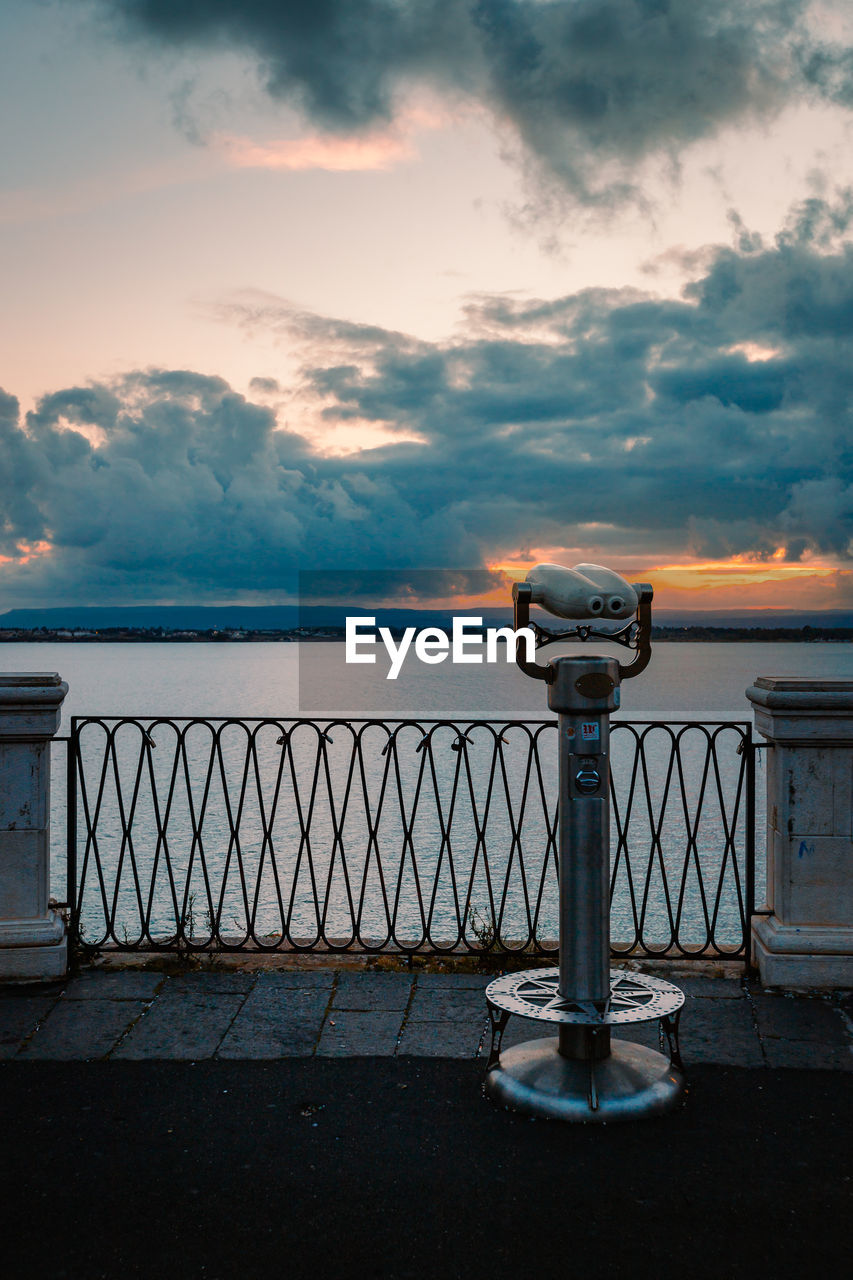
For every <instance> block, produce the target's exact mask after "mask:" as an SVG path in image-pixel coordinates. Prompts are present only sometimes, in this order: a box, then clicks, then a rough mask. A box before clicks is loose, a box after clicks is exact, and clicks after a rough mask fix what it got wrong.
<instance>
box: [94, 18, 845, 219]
mask: <svg viewBox="0 0 853 1280" xmlns="http://www.w3.org/2000/svg"><path fill="white" fill-rule="evenodd" d="M103 3H104V4H105V5H108V7H109V8H110V10H111V11H112V13H113V15H114V16H115V18H116V19H117V29H118V31H119V33H120V34H121V35H122V36H124V37H131V38H134V37H139V38H143V39H147V40H148V41H149V42H154V43H155V44H159V45H161V46H167V47H184V48H191V49H192V48H198V49H205V48H216V47H228V48H237V49H242V50H245V51H246V52H247V53H248V54H249V55H250V56H252V57H254V58H255V59H256V61H257V62H258V64H259V66H260V68H261V72H262V75H263V78H264V82H265V84H266V87H267V89H268V91H269V92H270V94H271V95H273V96H274V97H277V98H281V99H283V100H288V101H290V102H293V103H295V104H297V105H298V106H299V107H301V108H302V109H303V110H304V111H305V113H306V114H307V115H308V116H309V118H311V119H312V120H313V121H314V122H315V123H317V124H319V125H320V126H321V127H324V128H328V129H333V130H346V131H357V130H359V129H364V128H367V127H370V126H375V125H376V124H378V123H382V122H383V121H386V120H388V119H390V118H391V117H392V116H393V114H394V110H395V104H396V102H397V100H398V98H399V95H400V93H401V91H402V90H403V89H404V88H406V87H411V86H412V85H413V84H418V83H423V84H427V85H429V86H431V87H433V88H437V89H438V90H439V91H440V92H449V93H450V94H451V95H453V96H457V95H460V96H462V97H463V98H465V97H468V98H472V99H476V100H479V101H481V102H484V103H485V104H486V105H487V106H488V107H489V108H490V109H491V111H492V112H493V113H494V114H495V115H496V116H497V117H498V118H499V119H501V120H509V121H510V122H511V123H512V124H513V125H514V127H515V129H516V131H517V134H518V136H519V137H520V139H521V140H522V142H523V144H524V146H525V148H526V149H527V152H528V154H530V155H532V156H533V157H535V158H536V159H537V160H538V161H540V162H541V163H543V164H544V165H545V167H546V169H547V170H549V171H550V172H551V173H552V174H554V175H556V176H557V178H558V179H559V180H561V181H562V182H563V183H565V184H566V185H568V187H570V188H571V189H572V190H573V191H574V192H575V194H576V195H580V196H583V197H584V198H587V199H595V198H608V199H613V198H615V197H618V196H619V195H620V194H622V195H625V194H628V193H629V192H631V191H632V187H631V181H630V166H631V165H632V163H633V162H636V161H637V160H639V159H641V158H643V157H644V156H647V155H649V154H651V153H653V152H657V151H660V150H664V151H666V152H668V153H670V154H672V155H674V154H676V153H677V152H678V150H679V149H680V148H681V147H683V146H684V145H685V144H689V143H690V142H693V141H695V140H696V139H699V138H704V137H708V136H711V135H713V134H714V133H715V132H716V131H717V130H718V129H719V128H720V127H721V126H722V125H724V124H726V123H727V122H729V121H732V120H741V119H746V118H749V117H750V116H752V115H757V116H765V115H768V114H772V113H773V112H775V111H776V110H777V109H778V108H780V107H781V106H783V105H784V104H785V103H786V102H787V101H788V100H789V99H790V98H791V97H792V96H794V97H802V96H804V95H812V96H814V97H817V98H827V99H829V100H831V101H834V102H836V103H840V104H841V105H844V106H851V105H853V87H851V86H853V72H851V66H853V53H851V51H850V50H849V49H847V48H845V47H841V46H837V45H834V44H830V43H827V42H822V41H820V40H819V39H818V38H817V36H815V35H814V34H813V33H811V32H810V31H809V30H808V29H807V27H806V25H805V21H804V14H805V12H806V10H807V8H808V5H807V3H806V0H737V2H733V0H574V2H573V3H567V2H566V0H410V2H407V0H204V2H203V3H201V2H200V0H103ZM602 160H605V161H608V160H612V161H615V162H616V163H617V165H621V167H622V172H621V176H620V175H619V174H613V173H610V174H608V175H603V174H602V173H601V171H600V169H599V170H597V169H596V166H599V165H600V162H601V161H602ZM626 166H627V167H626Z"/></svg>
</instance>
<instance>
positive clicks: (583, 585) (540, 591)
mask: <svg viewBox="0 0 853 1280" xmlns="http://www.w3.org/2000/svg"><path fill="white" fill-rule="evenodd" d="M525 582H527V583H528V584H529V585H530V588H531V594H530V603H531V604H538V605H539V606H540V608H542V609H545V610H546V612H548V613H552V614H554V615H555V617H557V618H572V619H575V620H579V619H589V618H600V619H602V620H603V621H606V620H608V619H609V620H613V621H616V620H617V619H624V618H630V617H632V616H633V615H634V614H635V613H636V611H637V603H638V595H637V591H636V589H635V588H634V587H633V586H632V585H631V583H630V582H627V581H626V580H625V579H624V578H623V577H622V576H621V575H620V574H618V573H614V572H613V570H612V569H605V568H604V567H603V565H600V564H576V565H575V567H574V568H573V569H567V568H565V567H564V566H563V565H560V564H537V565H534V566H533V568H532V569H531V570H530V572H529V573H528V575H527V577H526V578H525Z"/></svg>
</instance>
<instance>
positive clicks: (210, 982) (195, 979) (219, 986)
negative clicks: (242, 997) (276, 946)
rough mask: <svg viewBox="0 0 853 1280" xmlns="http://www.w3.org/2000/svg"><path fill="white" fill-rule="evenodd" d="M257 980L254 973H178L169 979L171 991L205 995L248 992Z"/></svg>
mask: <svg viewBox="0 0 853 1280" xmlns="http://www.w3.org/2000/svg"><path fill="white" fill-rule="evenodd" d="M256 980H257V974H254V973H224V972H223V973H198V972H193V973H176V974H174V975H173V976H172V977H171V978H169V990H170V991H193V992H204V993H205V994H212V993H214V992H215V993H219V992H226V993H227V992H234V993H239V992H241V991H242V992H248V991H251V990H252V987H254V985H255V982H256Z"/></svg>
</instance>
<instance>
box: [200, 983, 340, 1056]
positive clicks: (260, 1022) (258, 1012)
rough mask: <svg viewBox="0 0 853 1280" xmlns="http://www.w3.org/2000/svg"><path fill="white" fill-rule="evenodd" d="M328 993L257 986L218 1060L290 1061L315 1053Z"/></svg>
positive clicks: (229, 1034) (237, 1018) (238, 1017)
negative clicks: (279, 1059)
mask: <svg viewBox="0 0 853 1280" xmlns="http://www.w3.org/2000/svg"><path fill="white" fill-rule="evenodd" d="M328 1002H329V992H328V991H326V990H324V989H323V988H315V989H314V990H313V991H299V990H293V989H288V988H283V989H281V988H280V989H279V990H277V991H276V990H273V991H270V990H267V989H265V988H263V989H260V990H259V989H258V988H257V987H256V988H255V989H254V990H253V991H252V993H251V994H250V995H249V996H248V998H247V999H246V1002H245V1004H244V1005H243V1006H242V1008H241V1009H240V1011H239V1012H238V1014H237V1016H236V1018H235V1019H234V1021H233V1023H232V1024H231V1027H230V1028H229V1030H228V1032H227V1033H226V1036H225V1039H224V1040H223V1041H222V1044H221V1045H220V1046H219V1049H218V1051H217V1055H216V1056H217V1057H218V1058H290V1057H305V1056H307V1055H309V1054H311V1053H313V1052H314V1049H315V1047H316V1044H317V1041H318V1040H319V1038H320V1031H321V1029H322V1026H323V1019H324V1017H325V1013H326V1008H327V1005H328Z"/></svg>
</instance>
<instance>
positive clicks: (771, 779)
mask: <svg viewBox="0 0 853 1280" xmlns="http://www.w3.org/2000/svg"><path fill="white" fill-rule="evenodd" d="M746 696H747V697H748V698H749V700H750V702H751V703H752V704H753V707H754V709H755V724H756V728H757V729H758V731H759V732H760V733H761V734H763V735H764V737H765V738H766V739H767V744H768V749H767V753H766V754H767V906H768V907H769V909H770V915H767V916H755V917H754V918H753V922H752V939H753V948H754V955H755V958H756V960H757V962H758V967H759V970H760V972H761V980H762V982H763V983H765V984H766V985H767V986H782V987H813V988H824V989H825V988H830V987H853V680H813V679H805V678H803V679H800V678H785V679H777V678H773V677H769V676H761V677H759V678H758V679H757V680H756V681H755V684H754V685H752V686H751V687H750V688H749V689H747V691H746ZM759 848H760V842H759Z"/></svg>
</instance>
